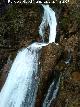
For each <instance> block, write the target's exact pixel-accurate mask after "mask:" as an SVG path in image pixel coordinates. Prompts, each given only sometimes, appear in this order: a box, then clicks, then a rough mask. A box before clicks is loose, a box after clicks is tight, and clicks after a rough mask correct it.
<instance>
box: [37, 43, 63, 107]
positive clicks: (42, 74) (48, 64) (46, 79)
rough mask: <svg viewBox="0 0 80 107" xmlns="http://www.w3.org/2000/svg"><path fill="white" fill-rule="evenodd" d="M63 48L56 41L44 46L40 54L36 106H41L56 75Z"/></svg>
mask: <svg viewBox="0 0 80 107" xmlns="http://www.w3.org/2000/svg"><path fill="white" fill-rule="evenodd" d="M61 54H62V48H61V47H60V46H59V45H56V44H54V43H52V44H49V45H47V46H46V47H43V48H42V50H41V56H40V64H39V66H40V69H39V87H38V92H37V98H36V104H35V107H41V106H42V103H43V101H44V98H45V97H46V93H47V91H48V88H49V86H50V84H51V83H52V81H53V79H54V75H55V72H57V71H55V66H56V64H57V63H58V62H59V59H60V56H61Z"/></svg>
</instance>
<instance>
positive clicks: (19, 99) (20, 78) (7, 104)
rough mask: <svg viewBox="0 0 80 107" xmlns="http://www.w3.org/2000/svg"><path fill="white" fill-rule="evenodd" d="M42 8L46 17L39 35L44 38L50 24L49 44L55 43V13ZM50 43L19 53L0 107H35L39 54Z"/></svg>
mask: <svg viewBox="0 0 80 107" xmlns="http://www.w3.org/2000/svg"><path fill="white" fill-rule="evenodd" d="M42 6H43V8H44V16H43V20H42V23H41V25H40V27H39V33H40V35H41V36H43V35H44V27H46V26H47V25H48V24H49V26H50V35H49V43H51V42H55V36H56V25H57V22H56V17H55V12H54V11H53V10H52V9H51V8H50V7H49V5H42ZM49 43H47V44H45V43H33V44H31V45H30V46H28V47H27V48H25V49H22V50H21V51H19V53H18V54H17V56H16V58H15V60H14V63H13V65H12V67H11V70H10V71H9V74H8V77H7V80H6V82H5V84H4V86H3V88H2V90H1V92H0V107H34V104H35V97H36V92H37V88H38V78H37V73H38V59H39V57H38V52H39V50H40V49H41V48H42V46H46V45H48V44H49ZM44 107H46V106H44Z"/></svg>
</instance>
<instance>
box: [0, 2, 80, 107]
mask: <svg viewBox="0 0 80 107" xmlns="http://www.w3.org/2000/svg"><path fill="white" fill-rule="evenodd" d="M71 1H72V2H71ZM75 1H76V3H75ZM50 5H51V7H52V8H53V9H55V11H56V16H57V21H58V26H57V38H56V41H57V42H58V43H59V45H56V44H54V43H52V44H49V45H48V46H46V47H43V49H42V51H41V54H40V64H39V75H38V76H39V79H40V83H39V88H38V92H37V98H36V104H35V107H41V105H42V103H43V100H44V98H45V96H46V93H47V90H48V88H49V86H50V84H51V82H52V80H53V79H54V74H55V72H57V71H59V72H60V73H61V83H60V90H59V94H58V97H57V100H56V103H55V105H51V107H79V106H80V102H79V98H80V24H79V23H80V14H79V13H80V1H79V0H70V3H68V4H59V3H55V4H50ZM42 14H43V9H42V8H41V7H40V5H38V4H37V5H35V4H33V5H19V4H18V5H10V6H8V7H7V10H6V11H5V14H3V15H2V16H1V17H0V89H1V88H2V86H3V84H4V82H5V80H6V77H7V74H8V71H9V69H10V67H11V64H12V62H13V60H14V58H15V56H16V53H17V51H18V50H19V49H21V48H22V47H27V46H28V45H29V44H31V43H33V42H34V41H40V39H41V38H40V37H39V34H38V27H39V25H40V23H41V17H42ZM47 30H48V29H47ZM48 32H49V31H47V32H46V34H45V39H46V40H45V41H47V40H48V36H47V35H48V34H47V33H48Z"/></svg>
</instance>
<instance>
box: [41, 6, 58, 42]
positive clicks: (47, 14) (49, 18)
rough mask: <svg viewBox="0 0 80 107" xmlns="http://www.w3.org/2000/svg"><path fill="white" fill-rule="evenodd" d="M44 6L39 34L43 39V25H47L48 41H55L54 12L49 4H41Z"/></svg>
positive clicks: (55, 23) (55, 22) (55, 24)
mask: <svg viewBox="0 0 80 107" xmlns="http://www.w3.org/2000/svg"><path fill="white" fill-rule="evenodd" d="M42 6H43V8H44V16H43V20H42V23H41V24H40V27H39V28H40V29H39V34H40V35H41V36H42V38H43V39H44V33H45V27H46V26H48V25H49V27H50V34H49V43H52V42H55V38H56V26H57V21H56V18H55V12H54V11H53V10H52V9H51V8H50V7H49V5H42Z"/></svg>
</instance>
